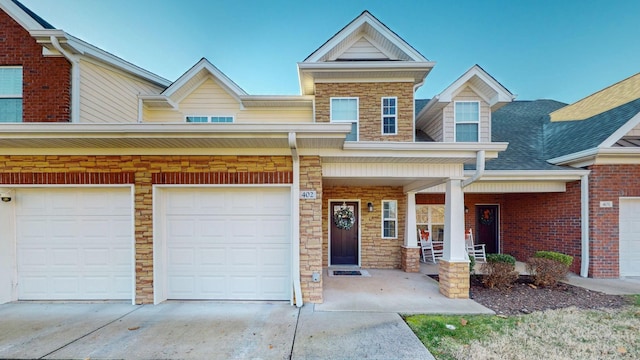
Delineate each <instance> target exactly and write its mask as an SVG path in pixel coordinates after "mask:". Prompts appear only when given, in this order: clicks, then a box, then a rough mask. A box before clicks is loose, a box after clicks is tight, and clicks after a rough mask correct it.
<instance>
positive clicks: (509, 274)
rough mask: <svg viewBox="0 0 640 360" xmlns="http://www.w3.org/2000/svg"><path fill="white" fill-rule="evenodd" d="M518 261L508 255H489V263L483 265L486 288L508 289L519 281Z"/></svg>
mask: <svg viewBox="0 0 640 360" xmlns="http://www.w3.org/2000/svg"><path fill="white" fill-rule="evenodd" d="M515 269H516V259H515V258H514V257H513V256H511V255H507V254H487V262H486V263H484V264H482V272H483V273H485V275H484V276H483V277H482V283H483V284H484V286H485V287H488V288H494V287H497V288H499V289H506V288H510V287H512V286H513V283H514V282H515V281H516V280H518V276H519V274H518V272H517V271H515Z"/></svg>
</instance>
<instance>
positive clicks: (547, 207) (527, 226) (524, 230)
mask: <svg viewBox="0 0 640 360" xmlns="http://www.w3.org/2000/svg"><path fill="white" fill-rule="evenodd" d="M416 203H417V204H444V195H443V194H417V195H416ZM475 204H496V205H498V206H499V211H500V213H499V222H500V223H499V234H500V235H499V237H500V249H501V252H502V253H505V254H509V255H513V256H514V257H515V258H516V259H517V260H518V261H526V260H527V259H528V258H529V257H531V256H532V255H533V254H534V253H535V252H536V251H539V250H550V251H558V252H561V253H564V254H568V255H571V256H573V265H572V266H571V271H572V272H576V273H578V272H580V259H581V236H582V233H581V227H580V226H581V225H580V224H581V222H580V218H581V217H580V182H579V181H576V182H571V183H568V184H567V191H566V192H563V193H518V194H465V205H466V206H467V207H468V208H469V212H468V213H466V214H465V228H467V229H468V228H472V229H473V230H474V231H475V230H476V229H475V227H476V221H475V220H476V219H475Z"/></svg>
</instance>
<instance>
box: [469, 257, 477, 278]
mask: <svg viewBox="0 0 640 360" xmlns="http://www.w3.org/2000/svg"><path fill="white" fill-rule="evenodd" d="M475 267H476V258H474V257H473V256H469V275H474V274H475V273H476V270H475Z"/></svg>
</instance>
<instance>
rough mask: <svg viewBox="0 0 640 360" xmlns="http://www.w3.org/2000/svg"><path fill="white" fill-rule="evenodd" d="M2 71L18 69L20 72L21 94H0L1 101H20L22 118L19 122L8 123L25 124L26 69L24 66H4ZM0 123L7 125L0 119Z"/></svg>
mask: <svg viewBox="0 0 640 360" xmlns="http://www.w3.org/2000/svg"><path fill="white" fill-rule="evenodd" d="M0 68H1V69H18V70H20V93H16V94H0V100H20V117H19V118H18V119H17V121H8V122H7V123H21V122H24V67H23V66H22V65H6V66H4V65H2V66H0ZM0 123H5V121H3V120H2V119H0Z"/></svg>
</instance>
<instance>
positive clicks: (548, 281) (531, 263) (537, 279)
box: [527, 251, 573, 286]
mask: <svg viewBox="0 0 640 360" xmlns="http://www.w3.org/2000/svg"><path fill="white" fill-rule="evenodd" d="M572 262H573V257H572V256H569V255H565V254H561V253H557V252H553V251H538V252H536V253H535V254H534V255H533V257H531V258H529V259H528V260H527V270H528V271H529V273H530V274H531V277H532V279H533V283H534V284H535V285H537V286H554V285H556V284H557V283H558V281H560V280H562V279H564V278H565V276H567V273H568V272H569V266H571V263H572Z"/></svg>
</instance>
